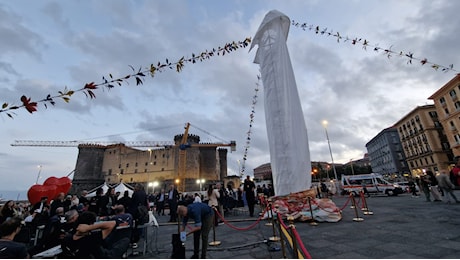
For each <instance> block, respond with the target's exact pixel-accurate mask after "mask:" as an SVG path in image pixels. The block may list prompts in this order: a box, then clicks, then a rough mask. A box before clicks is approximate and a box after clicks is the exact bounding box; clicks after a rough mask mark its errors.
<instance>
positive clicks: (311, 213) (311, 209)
mask: <svg viewBox="0 0 460 260" xmlns="http://www.w3.org/2000/svg"><path fill="white" fill-rule="evenodd" d="M308 206H309V207H310V215H311V221H310V226H318V222H316V221H315V217H314V216H313V208H312V207H311V197H310V196H309V197H308Z"/></svg>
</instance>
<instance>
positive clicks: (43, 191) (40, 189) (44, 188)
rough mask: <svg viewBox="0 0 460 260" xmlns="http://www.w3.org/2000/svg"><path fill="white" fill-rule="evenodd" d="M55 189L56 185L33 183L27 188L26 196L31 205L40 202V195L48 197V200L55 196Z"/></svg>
mask: <svg viewBox="0 0 460 260" xmlns="http://www.w3.org/2000/svg"><path fill="white" fill-rule="evenodd" d="M56 189H57V186H56V185H40V184H35V185H32V187H30V188H29V191H27V198H28V199H29V202H30V204H32V205H34V204H35V203H38V202H40V199H41V198H42V197H48V201H50V200H51V199H52V198H54V197H55V196H56Z"/></svg>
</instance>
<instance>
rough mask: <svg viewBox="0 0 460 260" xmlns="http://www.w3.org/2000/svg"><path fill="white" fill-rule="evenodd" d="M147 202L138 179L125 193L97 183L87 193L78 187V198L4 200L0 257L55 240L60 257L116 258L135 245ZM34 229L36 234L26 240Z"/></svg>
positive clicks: (0, 217)
mask: <svg viewBox="0 0 460 260" xmlns="http://www.w3.org/2000/svg"><path fill="white" fill-rule="evenodd" d="M148 206H149V205H148V197H147V194H146V192H145V191H144V187H143V186H142V185H141V184H136V185H135V187H134V191H133V192H132V195H131V196H129V192H128V191H125V192H124V194H123V196H119V194H116V193H115V190H114V189H113V188H108V190H107V192H105V193H104V191H103V189H102V188H98V189H97V191H96V195H95V196H93V197H90V198H88V197H87V191H86V190H84V191H82V192H81V196H79V197H78V196H75V195H74V196H72V195H67V196H66V194H64V193H60V194H58V196H57V197H56V198H54V199H53V200H52V201H51V203H49V200H48V198H47V197H42V198H41V200H40V201H39V202H38V203H36V204H35V205H29V206H27V205H24V204H22V205H20V206H19V205H16V203H15V202H14V201H7V202H6V203H5V204H4V205H3V207H2V208H1V209H0V236H1V239H0V258H28V257H31V256H33V255H35V254H38V253H40V252H43V251H45V250H47V249H50V248H53V247H55V246H58V245H61V248H62V253H61V256H62V257H64V258H122V256H123V254H124V253H125V252H126V251H127V249H128V248H129V246H132V247H136V246H137V244H136V243H137V242H138V240H139V239H140V235H141V232H142V230H140V229H138V228H137V227H138V226H139V225H142V224H144V223H145V222H147V221H148ZM37 229H41V230H42V235H41V236H40V237H35V238H34V239H36V240H37V241H36V243H35V245H32V243H31V241H32V240H31V236H33V235H34V234H35V231H36V230H37ZM21 234H22V235H21Z"/></svg>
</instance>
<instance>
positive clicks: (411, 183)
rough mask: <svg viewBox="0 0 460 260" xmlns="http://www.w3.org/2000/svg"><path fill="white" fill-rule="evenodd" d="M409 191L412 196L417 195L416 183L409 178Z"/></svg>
mask: <svg viewBox="0 0 460 260" xmlns="http://www.w3.org/2000/svg"><path fill="white" fill-rule="evenodd" d="M408 186H409V191H410V192H411V193H412V197H418V194H417V185H416V184H415V182H414V179H412V178H410V179H409V182H408Z"/></svg>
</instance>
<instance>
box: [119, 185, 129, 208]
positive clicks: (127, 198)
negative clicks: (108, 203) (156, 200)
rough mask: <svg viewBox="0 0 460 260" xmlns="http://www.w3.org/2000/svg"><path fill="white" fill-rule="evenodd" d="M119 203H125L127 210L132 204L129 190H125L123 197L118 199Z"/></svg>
mask: <svg viewBox="0 0 460 260" xmlns="http://www.w3.org/2000/svg"><path fill="white" fill-rule="evenodd" d="M117 204H118V205H123V207H124V208H125V210H127V209H128V208H129V207H130V206H131V197H129V191H127V190H125V191H124V192H123V197H121V199H119V200H118V201H117Z"/></svg>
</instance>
